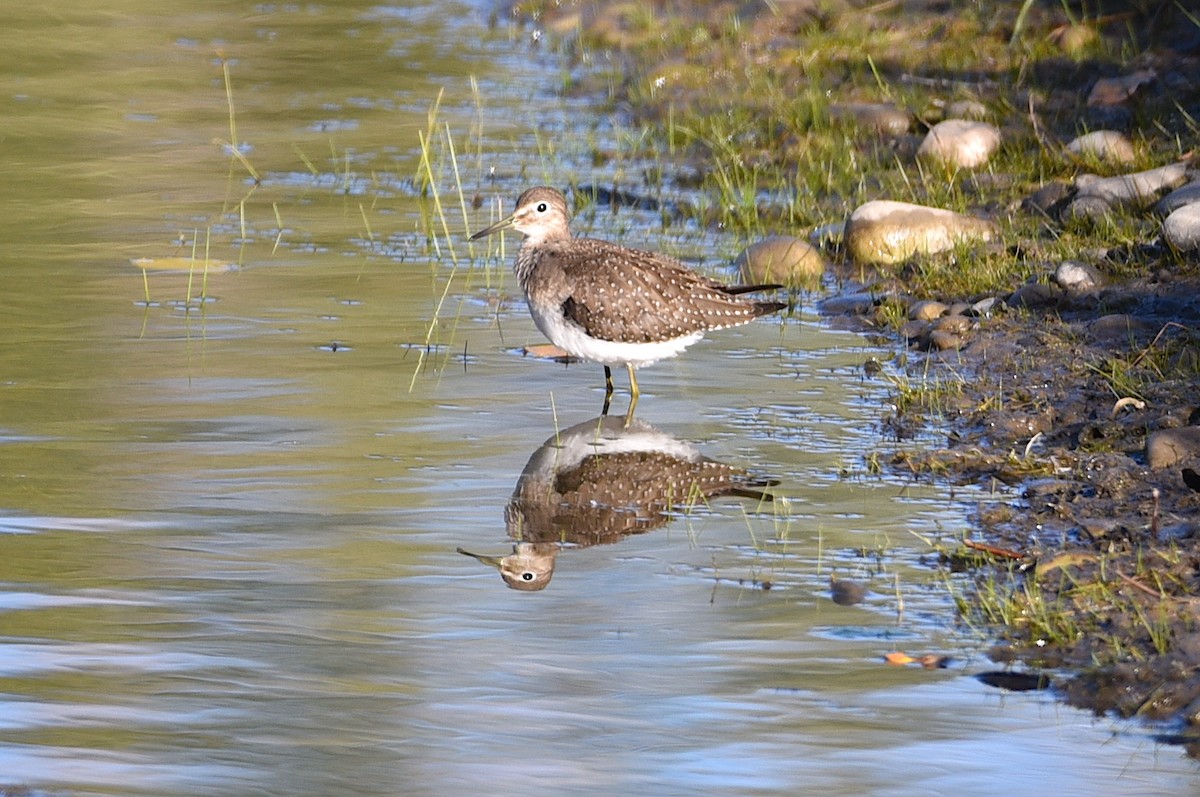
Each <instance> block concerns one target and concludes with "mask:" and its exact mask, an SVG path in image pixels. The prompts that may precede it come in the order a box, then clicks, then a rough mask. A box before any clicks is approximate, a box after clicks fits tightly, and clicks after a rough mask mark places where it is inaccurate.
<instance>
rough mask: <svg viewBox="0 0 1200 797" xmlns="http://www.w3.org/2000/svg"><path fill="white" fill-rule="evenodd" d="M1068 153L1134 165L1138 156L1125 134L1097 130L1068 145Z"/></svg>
mask: <svg viewBox="0 0 1200 797" xmlns="http://www.w3.org/2000/svg"><path fill="white" fill-rule="evenodd" d="M1067 152H1068V153H1070V154H1071V155H1075V156H1078V157H1093V158H1096V159H1097V160H1101V161H1106V162H1108V163H1132V162H1133V160H1134V158H1135V157H1137V154H1136V153H1135V152H1134V150H1133V143H1132V142H1131V141H1130V140H1129V139H1128V138H1127V137H1126V136H1125V134H1124V133H1118V132H1117V131H1115V130H1096V131H1094V132H1091V133H1087V134H1085V135H1082V136H1079V137H1078V138H1076V139H1075V140H1074V141H1072V142H1071V143H1070V144H1067Z"/></svg>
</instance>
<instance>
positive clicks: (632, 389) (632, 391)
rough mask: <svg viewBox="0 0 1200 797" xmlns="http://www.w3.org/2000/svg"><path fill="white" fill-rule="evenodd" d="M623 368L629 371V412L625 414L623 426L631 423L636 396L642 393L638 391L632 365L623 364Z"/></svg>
mask: <svg viewBox="0 0 1200 797" xmlns="http://www.w3.org/2000/svg"><path fill="white" fill-rule="evenodd" d="M625 367H626V368H628V369H629V412H627V413H625V426H626V427H628V426H629V424H631V423H633V408H634V407H636V406H637V402H638V396H640V395H641V394H642V393H641V391H640V390H638V383H637V376H636V375H635V374H634V373H633V365H631V364H630V363H625Z"/></svg>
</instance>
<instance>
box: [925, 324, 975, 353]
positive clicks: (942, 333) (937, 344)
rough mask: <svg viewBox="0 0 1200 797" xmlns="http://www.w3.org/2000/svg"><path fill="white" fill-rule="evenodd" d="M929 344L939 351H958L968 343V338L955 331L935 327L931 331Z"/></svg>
mask: <svg viewBox="0 0 1200 797" xmlns="http://www.w3.org/2000/svg"><path fill="white" fill-rule="evenodd" d="M929 344H930V346H931V347H932V348H935V349H937V350H938V351H957V350H959V349H961V348H962V347H963V346H965V345H966V340H965V339H964V338H963V337H962V336H961V335H959V334H957V333H955V332H950V331H948V330H945V329H935V330H933V331H932V332H930V333H929Z"/></svg>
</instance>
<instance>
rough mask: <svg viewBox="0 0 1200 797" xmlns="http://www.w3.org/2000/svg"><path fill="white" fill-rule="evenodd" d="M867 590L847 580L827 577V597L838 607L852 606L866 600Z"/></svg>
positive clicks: (855, 582)
mask: <svg viewBox="0 0 1200 797" xmlns="http://www.w3.org/2000/svg"><path fill="white" fill-rule="evenodd" d="M866 595H867V588H866V587H864V586H863V585H862V584H859V583H858V582H857V581H851V580H850V579H848V578H834V577H833V576H830V577H829V596H830V597H831V598H833V602H834V603H836V604H837V605H838V606H854V605H855V604H858V603H862V602H863V600H864V599H865V598H866Z"/></svg>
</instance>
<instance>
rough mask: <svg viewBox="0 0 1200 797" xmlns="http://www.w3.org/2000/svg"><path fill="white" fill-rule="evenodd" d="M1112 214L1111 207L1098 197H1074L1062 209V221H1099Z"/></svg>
mask: <svg viewBox="0 0 1200 797" xmlns="http://www.w3.org/2000/svg"><path fill="white" fill-rule="evenodd" d="M1112 214H1113V206H1112V205H1110V204H1109V203H1108V201H1107V200H1105V199H1103V198H1101V197H1098V196H1079V197H1076V198H1075V199H1073V200H1072V201H1071V203H1070V204H1068V205H1067V206H1066V207H1065V208H1063V212H1062V215H1063V219H1083V220H1086V219H1091V220H1093V221H1101V220H1102V219H1104V218H1106V217H1108V216H1111V215H1112Z"/></svg>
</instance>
